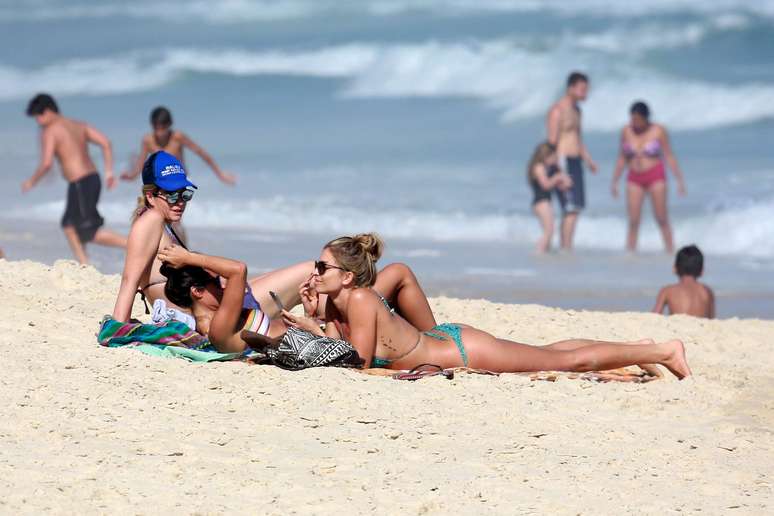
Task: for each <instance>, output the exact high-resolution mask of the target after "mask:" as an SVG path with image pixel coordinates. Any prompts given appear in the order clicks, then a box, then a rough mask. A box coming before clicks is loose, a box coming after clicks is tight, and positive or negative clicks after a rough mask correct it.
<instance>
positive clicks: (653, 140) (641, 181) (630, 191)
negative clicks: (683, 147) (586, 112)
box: [610, 101, 685, 253]
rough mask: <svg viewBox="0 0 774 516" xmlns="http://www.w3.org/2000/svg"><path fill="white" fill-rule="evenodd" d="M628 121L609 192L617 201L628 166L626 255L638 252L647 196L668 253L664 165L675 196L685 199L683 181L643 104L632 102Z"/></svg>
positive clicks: (662, 133)
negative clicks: (674, 182)
mask: <svg viewBox="0 0 774 516" xmlns="http://www.w3.org/2000/svg"><path fill="white" fill-rule="evenodd" d="M629 114H630V116H631V119H630V121H629V123H628V124H627V125H626V126H625V127H624V128H623V129H622V130H621V147H620V150H619V152H618V161H616V163H615V171H614V172H613V184H612V185H611V187H610V190H611V192H612V194H613V197H618V180H619V179H620V177H621V173H622V172H623V169H624V167H625V166H627V165H628V166H629V175H628V176H627V177H626V204H627V206H628V212H629V231H628V234H627V237H626V248H627V249H628V250H629V251H634V250H636V249H637V234H638V232H639V229H640V215H642V203H643V201H644V200H645V197H646V196H647V195H650V199H651V202H652V203H653V214H654V215H655V216H656V222H657V223H658V227H659V229H661V237H662V238H663V239H664V247H665V248H666V251H667V252H668V253H671V252H672V250H673V248H674V244H673V242H672V227H671V226H670V225H669V217H668V216H667V183H666V170H665V167H664V161H665V160H666V163H667V164H668V165H669V168H671V169H672V173H673V174H674V175H675V179H677V192H678V193H679V194H680V195H685V180H684V179H683V173H682V171H681V170H680V166H679V165H678V164H677V159H676V158H675V155H674V153H673V152H672V145H671V144H670V143H669V135H668V134H667V131H666V129H665V128H664V126H662V125H660V124H656V123H654V122H651V121H650V108H648V105H647V104H645V103H644V102H642V101H638V102H635V103H634V104H632V107H631V108H630V109H629Z"/></svg>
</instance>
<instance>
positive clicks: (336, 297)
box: [283, 234, 691, 379]
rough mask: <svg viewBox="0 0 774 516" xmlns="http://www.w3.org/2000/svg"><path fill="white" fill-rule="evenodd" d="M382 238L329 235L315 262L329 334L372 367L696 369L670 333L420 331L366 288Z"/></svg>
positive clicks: (680, 372) (302, 321)
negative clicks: (530, 340)
mask: <svg viewBox="0 0 774 516" xmlns="http://www.w3.org/2000/svg"><path fill="white" fill-rule="evenodd" d="M382 247H383V244H382V241H381V240H380V239H379V237H377V236H376V235H373V234H364V235H356V236H354V237H341V238H337V239H336V240H333V241H331V242H329V243H328V244H327V245H326V246H325V247H324V248H323V250H322V253H321V254H320V258H319V260H318V261H317V262H315V275H314V277H313V282H312V287H313V289H314V291H315V292H316V293H317V294H318V295H323V294H327V296H328V302H327V303H326V308H325V310H326V313H325V320H326V321H329V322H328V324H327V325H326V327H325V334H326V335H328V336H330V337H335V338H343V339H345V340H347V341H349V342H350V343H351V344H352V345H353V346H354V347H355V349H357V352H358V353H359V354H360V357H361V358H363V359H364V360H365V361H366V363H370V364H371V366H372V367H384V368H390V369H412V368H414V367H416V366H419V365H421V364H436V365H439V366H441V367H444V368H449V367H460V366H467V367H472V368H479V369H487V370H490V371H496V372H530V371H577V372H584V371H600V370H607V369H616V368H619V367H626V366H630V365H636V364H660V365H662V366H664V367H666V368H667V369H669V371H671V372H672V374H674V375H675V376H677V377H678V378H680V379H682V378H685V377H686V376H690V374H691V370H690V369H689V367H688V364H687V362H686V359H685V350H684V348H683V343H682V342H681V341H679V340H671V341H668V342H663V343H660V344H656V343H654V342H653V341H652V340H643V341H637V342H621V343H613V342H602V341H594V340H586V339H572V340H564V341H561V342H556V343H553V344H550V345H548V346H530V345H527V344H520V343H518V342H512V341H508V340H505V339H498V338H496V337H494V336H492V335H490V334H489V333H486V332H484V331H481V330H477V329H476V328H473V327H470V326H466V325H462V324H448V323H447V324H441V325H438V326H436V327H434V328H432V329H431V330H429V331H419V330H417V328H415V327H414V326H412V325H411V324H409V323H408V322H406V320H404V319H403V318H402V317H400V315H398V314H395V313H394V312H392V311H390V310H389V309H388V308H387V307H386V306H385V305H384V303H383V302H382V300H381V299H380V298H379V296H377V295H376V294H375V293H374V292H373V290H372V289H370V288H369V287H370V286H371V285H373V284H374V279H375V277H376V262H377V260H378V259H379V257H380V256H381V254H382ZM283 318H284V319H285V320H286V322H287V323H288V324H291V325H294V326H298V327H301V328H303V329H305V330H307V331H310V332H313V333H317V334H322V333H323V331H322V330H321V329H320V327H319V326H317V325H316V324H314V323H313V321H312V320H310V319H308V318H302V317H295V316H293V315H292V314H290V313H288V312H283Z"/></svg>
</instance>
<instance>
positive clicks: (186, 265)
mask: <svg viewBox="0 0 774 516" xmlns="http://www.w3.org/2000/svg"><path fill="white" fill-rule="evenodd" d="M157 259H158V260H160V261H161V262H163V265H162V266H161V268H160V273H161V274H163V275H164V276H166V278H167V279H166V282H165V284H164V295H165V296H166V298H167V299H169V300H170V301H172V302H173V303H175V304H176V305H177V306H180V307H183V308H186V309H189V310H190V311H191V313H193V316H194V318H195V319H196V331H198V332H199V333H201V334H202V335H207V336H208V337H209V339H210V342H212V344H213V345H214V346H215V348H216V349H217V350H218V351H220V352H222V353H238V352H241V351H244V350H245V349H246V347H247V345H248V344H247V342H246V341H245V340H244V336H243V334H242V331H243V330H250V331H255V330H254V321H255V320H256V319H257V318H258V317H259V316H258V313H257V312H258V311H259V310H256V309H251V308H246V307H245V306H244V295H245V288H246V286H247V266H246V265H245V264H244V263H242V262H239V261H236V260H231V259H228V258H221V257H217V256H209V255H205V254H199V253H192V252H190V251H188V250H186V249H185V248H183V247H180V246H177V245H170V246H168V247H165V248H164V249H162V250H161V251H159V253H158V256H157ZM402 267H405V266H403V265H401V264H391V265H388V266H387V267H385V269H384V270H383V271H382V272H380V273H379V275H378V278H377V280H376V285H375V287H377V288H382V289H383V290H382V291H383V292H388V293H390V294H392V295H393V296H394V297H395V299H396V301H397V306H398V308H399V309H402V311H403V312H404V313H409V314H412V315H418V316H419V317H418V318H417V317H414V320H415V321H416V320H417V319H418V320H419V321H418V323H417V324H421V325H423V326H425V327H427V328H431V327H433V326H434V325H435V319H433V314H432V312H431V311H430V305H429V304H427V298H426V297H425V295H424V293H423V292H422V291H421V289H419V284H418V283H417V282H416V278H414V280H413V283H410V282H404V281H403V280H404V279H405V278H406V275H407V274H410V275H411V277H412V278H413V274H412V273H411V271H410V270H409V269H407V268H406V269H402ZM221 278H222V279H223V280H225V287H223V286H222V285H223V283H224V282H222V281H221ZM417 289H418V290H417ZM372 292H373V290H372ZM374 295H376V296H378V297H379V299H380V300H381V302H383V303H387V301H386V299H384V298H383V297H381V296H380V295H379V294H376V293H374ZM315 297H316V299H315V302H316V301H320V302H321V303H323V304H324V303H325V298H324V296H315ZM423 303H424V305H423ZM305 308H306V309H308V310H309V312H308V313H312V314H314V313H315V310H316V306H315V305H313V304H312V303H310V302H309V300H307V302H306V303H305ZM305 320H311V319H305ZM279 322H280V323H281V321H279ZM283 328H284V324H283ZM318 329H319V326H318ZM262 335H265V334H262ZM270 337H271V335H270Z"/></svg>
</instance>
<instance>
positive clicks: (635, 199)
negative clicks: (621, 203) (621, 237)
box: [626, 181, 645, 252]
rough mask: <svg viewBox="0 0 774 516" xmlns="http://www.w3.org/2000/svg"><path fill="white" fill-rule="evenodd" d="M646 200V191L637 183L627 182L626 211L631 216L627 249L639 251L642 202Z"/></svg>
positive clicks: (627, 235)
mask: <svg viewBox="0 0 774 516" xmlns="http://www.w3.org/2000/svg"><path fill="white" fill-rule="evenodd" d="M644 200H645V190H644V189H643V188H642V187H641V186H640V185H638V184H636V183H630V182H628V181H627V182H626V209H627V212H628V214H629V230H628V232H627V234H626V249H627V250H628V251H632V252H633V251H636V250H637V236H638V233H639V231H640V219H641V218H642V202H643V201H644Z"/></svg>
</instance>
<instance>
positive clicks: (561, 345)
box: [541, 339, 664, 378]
mask: <svg viewBox="0 0 774 516" xmlns="http://www.w3.org/2000/svg"><path fill="white" fill-rule="evenodd" d="M595 342H597V341H594V340H560V341H559V342H554V343H553V344H548V345H545V346H541V347H542V348H543V349H553V350H556V351H572V350H574V349H578V348H582V347H584V346H588V345H589V343H595ZM655 343H656V341H654V340H653V339H640V340H635V341H634V342H626V343H625V344H655ZM637 367H639V368H640V369H642V370H643V371H645V372H647V373H648V374H650V375H651V376H658V377H659V378H661V377H663V376H664V375H663V374H661V371H660V370H659V368H658V366H656V365H655V364H637Z"/></svg>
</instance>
